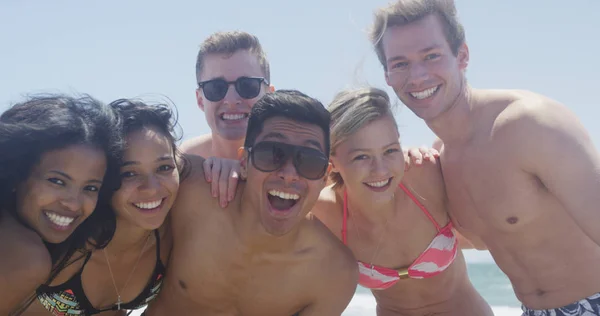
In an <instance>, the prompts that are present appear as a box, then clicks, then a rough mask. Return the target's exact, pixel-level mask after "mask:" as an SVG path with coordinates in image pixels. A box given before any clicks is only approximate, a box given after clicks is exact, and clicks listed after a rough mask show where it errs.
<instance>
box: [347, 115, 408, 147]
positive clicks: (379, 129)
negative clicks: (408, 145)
mask: <svg viewBox="0 0 600 316" xmlns="http://www.w3.org/2000/svg"><path fill="white" fill-rule="evenodd" d="M399 136H400V135H399V133H398V128H397V127H396V124H395V122H394V118H393V117H390V116H384V117H381V118H378V119H376V120H373V121H371V122H369V123H367V124H365V125H364V126H362V127H361V128H360V129H359V130H357V131H356V132H355V133H353V134H352V135H349V136H348V137H347V138H346V139H345V140H344V141H343V142H342V144H340V145H345V146H344V147H348V149H350V150H351V149H352V148H350V147H360V148H365V149H366V148H381V147H383V146H387V145H389V144H391V143H393V142H396V141H398V137H399Z"/></svg>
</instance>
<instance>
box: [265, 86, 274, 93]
mask: <svg viewBox="0 0 600 316" xmlns="http://www.w3.org/2000/svg"><path fill="white" fill-rule="evenodd" d="M267 92H268V93H273V92H275V86H274V85H269V90H267Z"/></svg>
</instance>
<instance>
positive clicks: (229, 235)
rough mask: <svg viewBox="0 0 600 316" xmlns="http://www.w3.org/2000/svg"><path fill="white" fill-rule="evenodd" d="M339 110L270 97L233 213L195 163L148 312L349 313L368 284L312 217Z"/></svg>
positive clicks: (259, 111) (283, 94)
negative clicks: (333, 115) (220, 201)
mask: <svg viewBox="0 0 600 316" xmlns="http://www.w3.org/2000/svg"><path fill="white" fill-rule="evenodd" d="M329 124H330V116H329V112H327V110H326V109H325V108H324V107H323V105H322V104H321V103H320V102H319V101H317V100H315V99H312V98H310V97H308V96H306V95H304V94H302V93H300V92H297V91H289V90H280V91H277V92H274V93H270V94H267V95H265V96H264V97H263V98H262V99H260V100H259V101H258V102H257V103H256V104H255V106H254V107H253V108H252V110H251V112H250V117H249V121H248V130H247V134H246V135H247V136H246V139H245V142H244V146H243V147H242V148H240V151H239V157H240V158H239V159H240V164H241V172H242V174H243V175H244V177H245V178H246V181H245V182H241V183H239V184H238V188H237V192H236V194H235V199H234V200H233V201H231V202H230V203H229V204H228V206H227V207H226V208H225V209H222V208H221V206H220V205H219V204H218V201H217V199H214V198H213V197H212V196H211V192H210V184H209V183H207V182H206V180H205V178H204V170H203V163H204V159H203V158H201V157H199V156H193V155H190V156H189V161H190V167H191V173H190V174H189V175H188V176H187V177H186V178H185V179H184V180H183V181H182V183H181V186H180V188H179V192H178V196H177V201H176V203H175V205H174V206H173V208H172V211H171V216H172V217H171V220H172V227H175V228H176V229H174V230H173V250H172V253H171V259H170V262H169V266H168V271H167V273H166V278H165V280H164V286H163V289H162V292H161V294H160V295H159V296H158V298H157V300H156V301H155V303H152V304H151V305H150V307H149V308H148V310H147V311H146V314H147V315H149V316H154V315H192V316H193V315H246V316H247V315H260V316H269V315H273V316H281V315H301V316H309V315H318V316H328V315H332V316H333V315H336V316H339V315H340V314H341V313H342V312H343V311H344V309H345V308H346V306H347V305H348V303H349V302H350V300H351V299H352V296H353V294H354V291H355V289H356V284H357V281H358V271H357V269H358V268H357V265H356V262H355V261H354V259H353V256H352V254H351V253H350V251H349V250H348V249H347V248H346V247H345V246H344V245H343V244H342V243H341V242H340V241H339V239H338V238H336V237H335V236H334V235H333V234H332V233H331V232H330V231H329V230H328V229H327V228H326V227H325V226H324V225H323V224H322V223H321V222H320V221H319V220H318V219H316V218H313V217H311V216H308V215H307V214H308V213H309V211H310V210H311V209H312V208H313V206H314V204H315V203H316V201H317V198H318V197H319V194H320V192H321V190H322V189H323V187H324V186H325V183H326V179H327V176H328V173H329V170H330V164H329V149H330V148H329V147H330V144H329Z"/></svg>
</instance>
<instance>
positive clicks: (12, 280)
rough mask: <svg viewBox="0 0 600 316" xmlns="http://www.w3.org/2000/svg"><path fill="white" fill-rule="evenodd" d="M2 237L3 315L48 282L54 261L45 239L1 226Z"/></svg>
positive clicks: (0, 281)
mask: <svg viewBox="0 0 600 316" xmlns="http://www.w3.org/2000/svg"><path fill="white" fill-rule="evenodd" d="M0 226H3V225H0ZM16 234H18V236H17V235H16ZM0 238H1V240H2V243H0V252H1V253H3V254H4V257H3V258H2V260H0V314H1V315H8V314H10V312H12V311H14V310H15V309H16V308H18V307H19V306H20V305H21V304H22V303H23V302H24V301H25V300H26V299H27V298H29V297H30V296H31V295H32V294H33V293H34V292H35V290H36V289H37V287H38V286H40V285H41V284H42V283H44V282H45V281H46V279H47V278H48V276H49V275H50V270H51V268H52V261H51V259H50V253H49V252H48V250H47V249H46V247H45V246H44V244H43V242H42V240H41V238H40V237H39V236H38V235H37V234H35V233H33V232H31V231H29V230H27V229H25V228H20V227H19V228H18V229H15V227H10V228H7V229H4V227H1V231H0Z"/></svg>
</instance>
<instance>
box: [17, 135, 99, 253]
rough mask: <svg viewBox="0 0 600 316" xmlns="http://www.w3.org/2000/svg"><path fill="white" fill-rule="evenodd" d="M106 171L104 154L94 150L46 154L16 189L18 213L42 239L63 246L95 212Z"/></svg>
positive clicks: (78, 147) (81, 147)
mask: <svg viewBox="0 0 600 316" xmlns="http://www.w3.org/2000/svg"><path fill="white" fill-rule="evenodd" d="M74 157H76V158H74ZM105 171H106V157H105V155H104V152H103V151H102V150H100V149H97V148H95V147H90V146H87V145H72V146H69V147H66V148H64V149H58V150H53V151H49V152H46V153H44V154H42V156H41V158H40V161H39V163H38V164H37V165H35V166H34V167H33V169H32V170H31V175H30V176H29V177H28V178H27V179H26V180H25V181H24V182H23V183H21V184H19V185H18V187H17V188H16V196H17V199H16V207H17V213H18V214H19V216H20V217H21V218H22V219H23V220H24V221H25V222H26V223H27V225H29V226H30V227H31V228H32V229H33V230H35V231H36V232H37V233H38V234H39V235H40V236H41V237H42V239H44V240H45V241H47V242H50V243H60V242H62V241H64V240H65V239H66V238H67V237H69V236H70V235H71V233H72V232H73V231H74V230H75V228H77V226H78V225H79V224H81V223H82V222H83V221H84V220H85V219H86V218H87V217H88V216H90V215H91V214H92V212H93V211H94V208H95V207H96V202H97V201H98V193H99V190H100V188H101V186H102V180H103V177H104V172H105Z"/></svg>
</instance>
